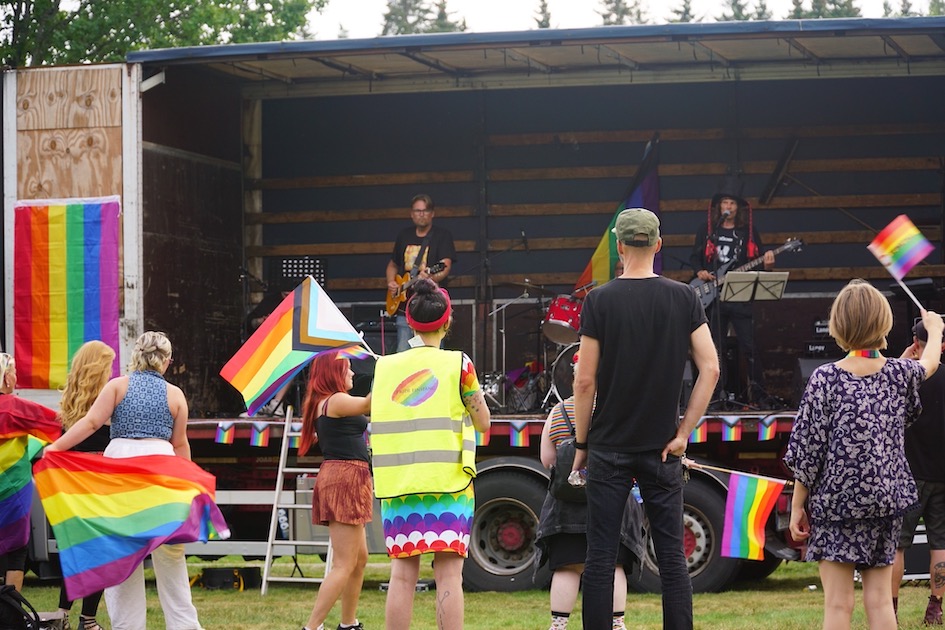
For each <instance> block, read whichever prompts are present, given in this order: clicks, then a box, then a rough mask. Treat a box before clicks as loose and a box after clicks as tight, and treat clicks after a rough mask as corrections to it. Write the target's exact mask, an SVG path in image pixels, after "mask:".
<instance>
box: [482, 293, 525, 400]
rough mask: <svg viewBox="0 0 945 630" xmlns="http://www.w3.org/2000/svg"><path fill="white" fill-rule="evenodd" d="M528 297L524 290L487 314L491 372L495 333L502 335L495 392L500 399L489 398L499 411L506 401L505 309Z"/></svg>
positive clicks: (494, 361)
mask: <svg viewBox="0 0 945 630" xmlns="http://www.w3.org/2000/svg"><path fill="white" fill-rule="evenodd" d="M528 297H529V295H528V289H526V290H525V291H524V292H523V293H522V294H521V295H519V296H518V297H516V298H513V299H511V300H509V301H508V302H506V303H505V304H503V305H501V306H497V307H495V308H494V309H492V311H491V312H490V313H489V314H488V317H491V318H492V371H493V372H495V371H496V344H497V333H501V334H502V372H500V376H499V390H498V392H497V393H498V394H499V396H500V397H501V401H499V400H495V399H494V398H493V397H492V396H490V398H493V401H494V402H496V403H497V404H498V405H499V407H500V408H501V409H505V407H506V400H505V379H506V376H505V375H506V366H505V345H506V344H505V325H506V324H505V309H507V308H508V307H510V306H512V305H513V304H516V303H518V302H521V301H522V300H527V299H528ZM499 313H501V314H502V328H498V321H497V317H496V315H498V314H499Z"/></svg>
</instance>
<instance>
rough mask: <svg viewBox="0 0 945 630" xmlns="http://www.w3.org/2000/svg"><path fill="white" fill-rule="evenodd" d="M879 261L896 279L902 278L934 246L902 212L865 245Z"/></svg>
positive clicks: (930, 251)
mask: <svg viewBox="0 0 945 630" xmlns="http://www.w3.org/2000/svg"><path fill="white" fill-rule="evenodd" d="M867 249H869V250H870V251H871V252H873V255H874V256H876V258H877V259H878V260H879V262H880V263H881V264H882V265H883V266H884V267H886V270H887V271H889V274H890V275H891V276H892V277H893V278H895V279H896V280H902V279H903V278H904V277H905V276H906V274H907V273H909V270H911V269H912V268H913V267H915V266H916V265H918V264H919V263H920V262H922V260H923V259H924V258H925V257H926V256H928V255H929V254H930V253H932V250H934V249H935V247H934V246H933V245H932V244H931V243H930V242H929V241H928V240H927V239H926V238H925V237H924V236H922V232H920V231H919V229H918V228H917V227H916V226H915V225H914V224H913V223H912V221H910V220H909V217H907V216H906V215H904V214H900V215H899V216H898V217H896V218H895V219H893V221H892V223H890V224H889V225H887V226H886V227H884V228H883V229H882V230H881V231H880V233H879V234H877V235H876V238H874V239H873V242H872V243H870V244H869V245H868V246H867Z"/></svg>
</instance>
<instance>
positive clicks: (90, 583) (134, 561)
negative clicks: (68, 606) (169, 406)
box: [33, 451, 230, 600]
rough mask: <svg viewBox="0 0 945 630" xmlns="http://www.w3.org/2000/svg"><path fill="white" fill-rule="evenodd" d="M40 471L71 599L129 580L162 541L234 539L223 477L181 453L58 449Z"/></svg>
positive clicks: (41, 493) (38, 483) (38, 478)
mask: <svg viewBox="0 0 945 630" xmlns="http://www.w3.org/2000/svg"><path fill="white" fill-rule="evenodd" d="M33 474H34V476H35V479H36V488H37V490H39V496H40V498H41V499H42V501H43V508H44V509H45V510H46V516H47V517H48V518H49V523H50V525H52V528H53V533H54V534H55V536H56V541H57V543H58V545H59V561H60V563H61V565H62V575H63V581H64V583H65V586H66V593H67V594H68V596H69V599H71V600H74V599H79V598H80V597H85V596H86V595H90V594H92V593H94V592H96V591H100V590H102V589H104V588H107V587H109V586H114V585H115V584H119V583H120V582H123V581H124V580H126V579H127V578H128V576H130V575H131V573H132V571H134V569H135V567H137V566H138V565H139V564H141V562H143V561H144V559H145V557H147V555H148V554H149V553H151V552H152V551H153V550H154V549H156V548H157V547H159V546H160V545H163V544H171V543H187V542H194V541H198V540H199V541H201V542H206V541H208V540H211V539H219V538H229V536H230V530H229V528H228V527H227V524H226V521H225V520H224V519H223V514H221V513H220V509H219V508H218V507H217V505H216V503H214V499H215V496H216V478H215V477H214V476H213V475H211V474H210V473H208V472H206V471H204V470H203V469H201V468H200V467H199V466H197V464H194V463H193V462H191V461H189V460H186V459H183V458H181V457H176V456H174V455H143V456H139V457H128V458H125V459H115V458H110V457H104V456H102V455H95V454H92V453H78V452H75V451H65V452H55V453H47V454H46V455H45V456H44V457H43V458H42V459H41V460H39V461H38V462H36V464H35V465H34V466H33Z"/></svg>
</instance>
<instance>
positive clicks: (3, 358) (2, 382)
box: [0, 352, 16, 388]
mask: <svg viewBox="0 0 945 630" xmlns="http://www.w3.org/2000/svg"><path fill="white" fill-rule="evenodd" d="M13 369H16V359H14V358H13V355H12V354H7V353H6V352H0V388H3V387H6V381H7V374H8V373H9V372H10V370H13ZM14 385H16V383H14Z"/></svg>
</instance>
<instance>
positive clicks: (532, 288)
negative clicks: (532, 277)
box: [496, 282, 558, 295]
mask: <svg viewBox="0 0 945 630" xmlns="http://www.w3.org/2000/svg"><path fill="white" fill-rule="evenodd" d="M496 286H499V287H513V288H516V289H522V290H524V291H529V292H531V293H537V294H539V295H558V293H557V291H552V290H551V289H546V288H545V287H541V286H538V285H537V284H531V283H529V282H500V283H499V284H497V285H496Z"/></svg>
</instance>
